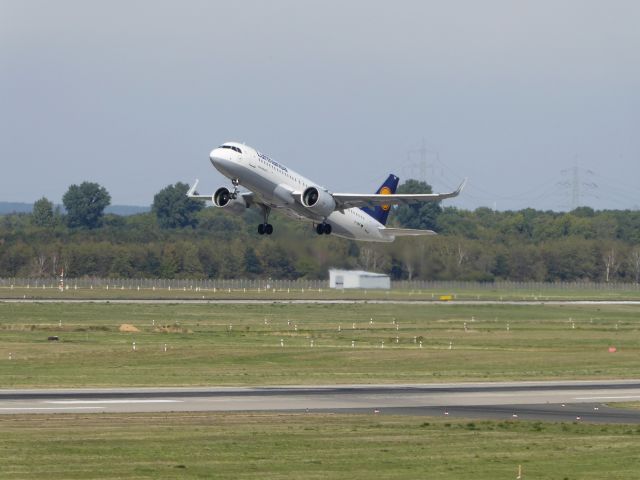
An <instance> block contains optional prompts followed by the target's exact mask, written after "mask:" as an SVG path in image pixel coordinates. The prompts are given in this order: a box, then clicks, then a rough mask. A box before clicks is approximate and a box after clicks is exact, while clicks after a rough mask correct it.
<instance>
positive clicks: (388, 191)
mask: <svg viewBox="0 0 640 480" xmlns="http://www.w3.org/2000/svg"><path fill="white" fill-rule="evenodd" d="M399 181H400V179H399V178H398V177H396V176H395V175H394V174H390V175H389V177H388V178H387V179H386V180H385V182H384V183H383V184H382V185H380V188H379V189H378V190H376V193H377V194H382V195H392V194H394V193H396V189H397V188H398V182H399ZM361 210H362V211H363V212H365V213H367V214H369V215H370V216H372V217H373V218H375V219H376V220H377V221H378V222H380V223H381V224H382V225H385V224H386V223H387V217H388V216H389V210H391V206H390V205H382V206H379V207H363V208H362V209H361Z"/></svg>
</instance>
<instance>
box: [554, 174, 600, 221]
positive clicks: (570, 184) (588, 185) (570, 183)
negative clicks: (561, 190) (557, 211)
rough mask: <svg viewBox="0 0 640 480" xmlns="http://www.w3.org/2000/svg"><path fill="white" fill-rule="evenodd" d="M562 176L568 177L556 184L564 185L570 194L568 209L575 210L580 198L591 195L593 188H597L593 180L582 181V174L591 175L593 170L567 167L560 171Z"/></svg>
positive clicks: (580, 202)
mask: <svg viewBox="0 0 640 480" xmlns="http://www.w3.org/2000/svg"><path fill="white" fill-rule="evenodd" d="M560 173H561V174H562V175H563V176H569V177H570V179H567V180H564V181H562V182H559V183H558V185H560V186H562V187H565V188H566V189H567V193H569V196H570V199H571V201H570V205H569V206H570V209H571V210H575V209H576V208H578V207H580V206H582V198H583V197H584V196H593V194H592V192H593V190H595V189H597V188H598V185H597V184H596V183H594V182H586V181H583V180H582V178H583V177H584V176H587V177H591V176H593V175H594V172H593V171H591V170H585V169H581V168H580V167H578V166H573V167H571V168H567V169H565V170H562V171H561V172H560Z"/></svg>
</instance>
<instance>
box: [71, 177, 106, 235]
mask: <svg viewBox="0 0 640 480" xmlns="http://www.w3.org/2000/svg"><path fill="white" fill-rule="evenodd" d="M110 203H111V195H109V192H107V190H106V189H105V188H104V187H101V186H100V185H98V184H97V183H92V182H82V183H81V184H80V185H71V186H70V187H69V189H68V190H67V193H65V194H64V196H63V197H62V204H63V205H64V208H65V209H66V210H67V225H69V227H72V228H75V227H82V228H97V227H99V226H100V225H101V224H102V217H103V216H104V209H105V208H107V207H108V206H109V204H110Z"/></svg>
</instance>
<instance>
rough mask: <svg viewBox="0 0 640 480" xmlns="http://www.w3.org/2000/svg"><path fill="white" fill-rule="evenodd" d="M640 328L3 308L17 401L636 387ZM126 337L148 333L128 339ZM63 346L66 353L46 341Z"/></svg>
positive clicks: (295, 313) (390, 311) (317, 310)
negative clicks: (520, 386) (623, 381)
mask: <svg viewBox="0 0 640 480" xmlns="http://www.w3.org/2000/svg"><path fill="white" fill-rule="evenodd" d="M639 320H640V309H639V308H638V307H637V306H624V305H622V306H613V305H602V306H569V305H567V306H548V305H546V306H545V305H481V306H477V305H456V304H447V305H440V304H429V305H402V306H397V305H386V304H385V305H372V304H357V305H342V304H340V305H313V304H311V305H290V304H267V305H193V304H187V305H178V304H168V305H153V304H151V305H140V304H91V303H86V304H59V303H56V304H37V303H36V304H7V303H4V304H2V303H0V382H1V385H2V387H3V388H10V387H64V386H68V387H71V386H162V385H164V386H173V385H185V386H186V385H285V384H335V383H413V382H420V383H422V382H424V383H433V382H442V381H454V380H455V381H498V380H534V379H597V378H607V379H612V378H638V377H639V376H640V363H639V362H638V356H639V354H640V321H639ZM122 324H131V325H133V326H135V327H136V328H137V329H139V330H140V331H139V332H137V333H123V332H120V331H119V327H120V325H122ZM465 325H466V330H465ZM53 335H55V336H58V337H59V338H60V341H58V342H52V341H47V337H49V336H53ZM133 342H135V344H136V350H135V351H133ZM352 342H353V343H352ZM383 342H384V345H383ZM420 342H422V348H421V347H420ZM165 345H166V351H165ZM281 345H284V346H281ZM312 345H313V346H312ZM611 346H615V347H616V348H617V352H615V353H610V352H609V350H608V349H609V347H611Z"/></svg>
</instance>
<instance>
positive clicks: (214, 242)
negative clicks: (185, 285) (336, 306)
mask: <svg viewBox="0 0 640 480" xmlns="http://www.w3.org/2000/svg"><path fill="white" fill-rule="evenodd" d="M187 190H188V185H186V184H183V183H176V184H175V185H169V186H167V187H165V188H164V189H162V190H161V191H160V192H158V193H157V194H156V195H155V197H154V199H153V204H152V209H151V212H149V213H142V214H136V215H131V216H118V215H113V214H105V213H104V209H105V208H106V207H107V206H108V205H109V203H110V200H111V199H110V195H109V193H108V192H107V191H106V189H105V188H104V187H101V186H100V185H98V184H96V183H90V182H84V183H83V184H80V185H72V186H70V187H69V189H68V191H67V192H66V193H65V195H64V197H63V205H64V211H60V210H56V209H54V208H53V204H52V203H51V202H50V201H49V200H47V199H46V198H42V199H40V200H38V201H36V202H35V204H34V207H33V212H32V213H31V214H11V215H4V216H1V217H0V276H2V277H13V276H25V277H51V276H53V275H57V274H59V273H60V270H61V269H63V268H64V270H65V272H66V274H67V275H68V276H73V277H82V276H96V277H114V278H116V277H117V278H142V277H147V278H149V277H154V278H155V277H162V278H268V277H271V278H284V279H296V278H301V277H302V278H311V279H317V278H326V276H327V270H328V269H329V268H331V267H337V268H359V269H365V270H372V271H377V272H383V273H389V274H390V275H391V276H392V278H394V279H409V280H418V279H421V280H475V281H488V282H490V281H494V280H515V281H529V280H531V281H549V282H556V281H580V280H584V281H603V282H635V283H637V282H638V281H639V280H640V212H638V211H631V210H624V211H623V210H604V211H594V210H593V209H591V208H587V207H580V208H578V209H575V210H573V211H571V212H553V211H539V210H534V209H525V210H519V211H504V212H499V211H493V210H491V209H488V208H478V209H476V210H473V211H471V210H461V209H457V208H453V207H445V208H443V207H442V206H441V205H440V204H438V203H427V204H418V205H409V206H401V207H398V208H395V209H394V212H393V213H392V214H391V216H390V218H389V223H390V224H391V225H392V226H402V227H408V228H428V229H434V230H436V231H437V232H438V233H439V235H438V236H435V237H418V238H400V239H398V240H396V241H395V242H394V243H392V244H376V243H364V242H354V241H349V240H345V239H341V238H338V237H335V236H318V235H317V234H316V233H315V231H313V229H312V228H311V225H310V224H306V223H303V222H296V221H292V220H289V219H288V218H287V217H285V216H282V215H278V214H277V213H275V214H274V215H273V223H276V224H277V228H276V231H275V233H274V235H272V236H270V237H265V236H259V235H257V234H256V232H255V231H256V227H257V225H258V224H259V223H260V222H261V221H262V219H261V216H260V215H259V213H258V212H256V211H254V210H248V211H247V212H246V213H244V214H243V215H241V216H236V215H231V214H228V213H226V212H224V211H223V209H218V208H204V204H203V203H202V202H199V201H196V200H192V199H189V198H187V197H186V195H185V193H186V191H187ZM430 191H431V188H430V186H429V185H427V184H426V183H424V182H420V181H417V180H408V181H407V182H405V183H404V184H403V185H401V186H400V188H399V192H404V193H411V192H430Z"/></svg>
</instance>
